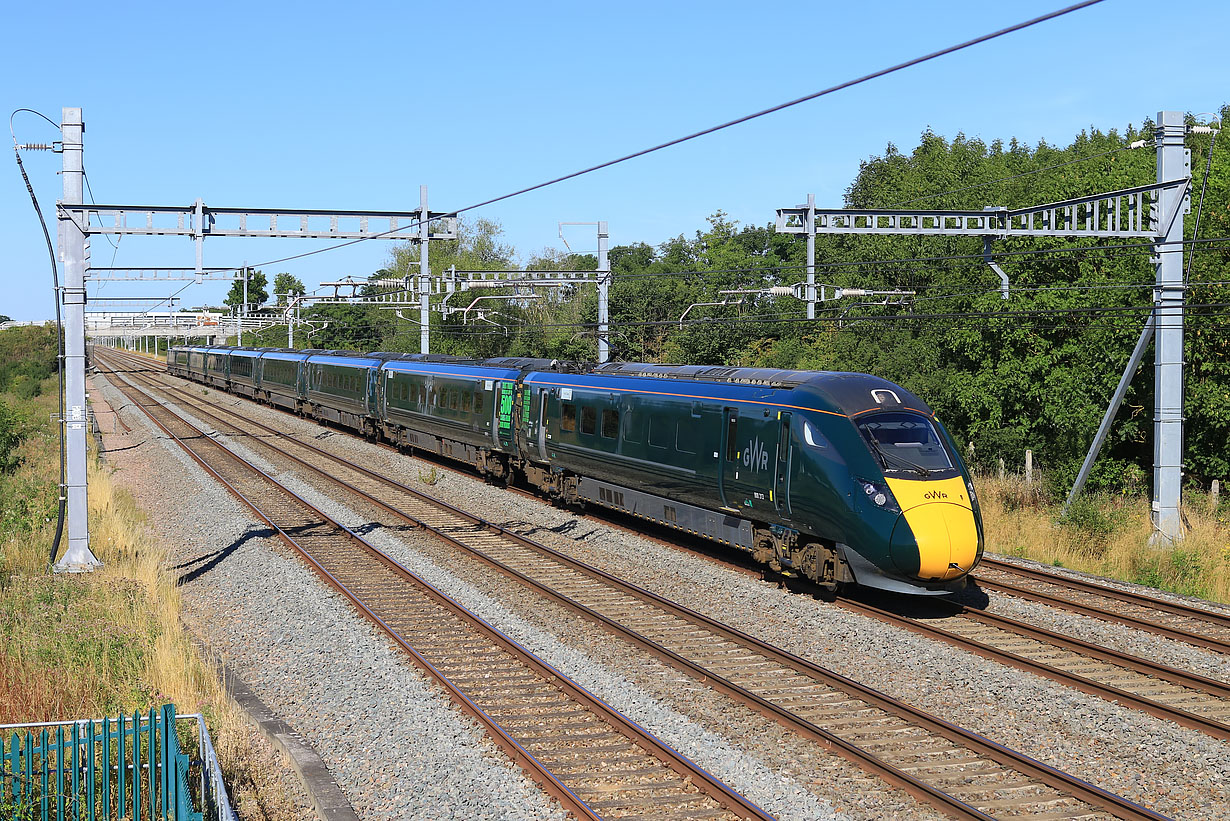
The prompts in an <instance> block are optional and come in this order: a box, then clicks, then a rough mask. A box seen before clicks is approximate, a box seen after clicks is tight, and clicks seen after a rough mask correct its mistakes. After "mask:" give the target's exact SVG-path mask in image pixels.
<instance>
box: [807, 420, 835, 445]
mask: <svg viewBox="0 0 1230 821" xmlns="http://www.w3.org/2000/svg"><path fill="white" fill-rule="evenodd" d="M803 441H804V442H806V443H807V445H808V447H813V448H818V449H823V448H827V447H828V446H829V440H827V439H825V438H824V434H823V433H821V432H820V431H818V430H816V426H815V425H813V424H812V423H811V422H809V421H808V420H806V419H804V420H803Z"/></svg>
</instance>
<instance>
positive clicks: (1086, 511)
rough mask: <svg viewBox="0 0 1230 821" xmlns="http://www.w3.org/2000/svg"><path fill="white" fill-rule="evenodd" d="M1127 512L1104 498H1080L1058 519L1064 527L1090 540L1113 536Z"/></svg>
mask: <svg viewBox="0 0 1230 821" xmlns="http://www.w3.org/2000/svg"><path fill="white" fill-rule="evenodd" d="M1126 518H1127V511H1126V510H1125V509H1124V508H1122V507H1120V506H1118V505H1116V504H1114V501H1113V500H1111V499H1108V498H1107V497H1104V496H1080V497H1077V499H1076V501H1074V502H1073V503H1072V506H1071V507H1069V508H1068V511H1067V513H1065V514H1064V515H1063V516H1062V517H1061V518H1060V519H1059V524H1061V525H1063V526H1064V527H1068V528H1072V529H1074V530H1078V531H1081V532H1082V533H1083V534H1085V535H1086V536H1088V537H1089V538H1091V539H1105V538H1107V537H1109V536H1112V535H1114V533H1115V531H1117V530H1119V529H1120V528H1121V527H1123V525H1124V524H1125V522H1126Z"/></svg>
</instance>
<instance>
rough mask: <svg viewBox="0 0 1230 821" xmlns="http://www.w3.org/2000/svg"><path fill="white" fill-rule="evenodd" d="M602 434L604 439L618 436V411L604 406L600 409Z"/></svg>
mask: <svg viewBox="0 0 1230 821" xmlns="http://www.w3.org/2000/svg"><path fill="white" fill-rule="evenodd" d="M602 436H603V438H606V439H616V438H618V437H619V411H614V410H611V409H610V408H604V409H603V411H602Z"/></svg>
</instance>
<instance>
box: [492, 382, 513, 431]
mask: <svg viewBox="0 0 1230 821" xmlns="http://www.w3.org/2000/svg"><path fill="white" fill-rule="evenodd" d="M497 384H498V387H499V396H498V399H497V400H496V401H497V403H498V412H497V417H496V418H497V421H496V425H497V431H496V437H497V441H498V442H499V443H500V445H502V446H503V447H505V448H511V447H512V441H513V412H514V409H513V401H514V399H515V398H516V395H517V383H515V382H506V381H501V382H499V383H497Z"/></svg>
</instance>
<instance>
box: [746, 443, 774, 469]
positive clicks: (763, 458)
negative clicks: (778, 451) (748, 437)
mask: <svg viewBox="0 0 1230 821" xmlns="http://www.w3.org/2000/svg"><path fill="white" fill-rule="evenodd" d="M743 466H744V467H749V468H751V469H752V470H765V469H766V468H768V466H769V452H768V451H767V450H765V446H764V445H763V444H761V442H760V438H759V437H757V438H755V439H753V440H752V441H750V442H748V443H747V447H746V448H744V449H743Z"/></svg>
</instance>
